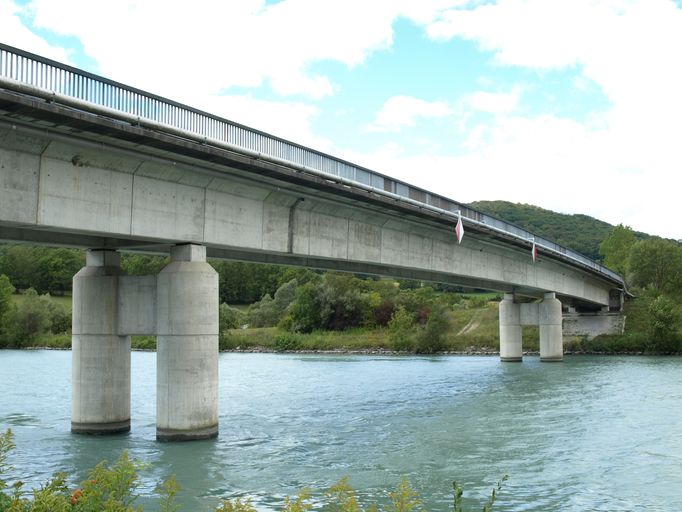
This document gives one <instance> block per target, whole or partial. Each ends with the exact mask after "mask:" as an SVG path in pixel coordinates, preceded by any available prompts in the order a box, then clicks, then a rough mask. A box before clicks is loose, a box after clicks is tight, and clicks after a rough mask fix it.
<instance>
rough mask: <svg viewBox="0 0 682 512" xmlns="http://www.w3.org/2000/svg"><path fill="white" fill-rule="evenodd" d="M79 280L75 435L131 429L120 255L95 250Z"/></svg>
mask: <svg viewBox="0 0 682 512" xmlns="http://www.w3.org/2000/svg"><path fill="white" fill-rule="evenodd" d="M85 257H86V266H85V267H83V268H82V269H81V270H80V271H79V272H78V273H77V274H76V275H75V276H74V278H73V326H72V332H73V334H72V336H71V358H72V370H71V371H72V378H71V380H72V400H71V431H72V432H76V433H83V434H113V433H117V432H127V431H129V430H130V336H118V335H117V316H118V315H117V298H118V280H119V276H120V275H121V274H122V273H123V271H122V270H121V266H120V257H119V254H118V253H117V252H115V251H111V250H104V249H103V250H99V249H93V250H89V251H88V252H87V253H86V256H85Z"/></svg>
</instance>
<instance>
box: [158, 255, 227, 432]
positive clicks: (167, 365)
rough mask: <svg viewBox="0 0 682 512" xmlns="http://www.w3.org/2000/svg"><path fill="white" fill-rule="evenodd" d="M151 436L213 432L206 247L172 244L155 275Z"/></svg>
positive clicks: (214, 305)
mask: <svg viewBox="0 0 682 512" xmlns="http://www.w3.org/2000/svg"><path fill="white" fill-rule="evenodd" d="M156 354H157V355H156V361H157V372H156V374H157V379H156V404H157V407H156V438H157V439H158V440H161V441H172V440H191V439H206V438H211V437H215V436H217V435H218V274H217V272H216V271H215V270H214V269H213V267H211V266H210V265H209V264H208V263H207V262H206V248H205V247H203V246H200V245H195V244H186V245H177V246H175V247H173V248H172V249H171V262H170V263H169V264H168V265H167V266H166V267H165V268H164V269H163V270H162V271H161V272H160V273H159V275H158V277H157V342H156Z"/></svg>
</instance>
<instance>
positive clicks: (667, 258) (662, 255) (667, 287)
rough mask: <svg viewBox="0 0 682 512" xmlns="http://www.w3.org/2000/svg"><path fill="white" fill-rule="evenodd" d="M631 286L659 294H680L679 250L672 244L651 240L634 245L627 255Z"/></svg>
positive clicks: (681, 258) (681, 269) (681, 254)
mask: <svg viewBox="0 0 682 512" xmlns="http://www.w3.org/2000/svg"><path fill="white" fill-rule="evenodd" d="M630 272H631V275H632V284H633V285H635V286H639V287H642V288H650V289H652V290H655V291H658V292H662V293H672V294H675V295H679V294H680V293H681V291H682V248H680V246H679V245H678V244H677V242H674V241H672V240H664V239H663V238H659V237H652V238H649V239H647V240H642V241H640V242H637V243H636V244H634V245H633V246H632V250H631V252H630Z"/></svg>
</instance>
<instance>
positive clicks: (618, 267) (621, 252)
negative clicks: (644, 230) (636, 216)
mask: <svg viewBox="0 0 682 512" xmlns="http://www.w3.org/2000/svg"><path fill="white" fill-rule="evenodd" d="M636 242H637V237H636V236H635V232H634V231H632V228H631V227H630V226H623V225H622V224H618V225H617V226H616V227H614V228H613V231H611V234H609V236H607V237H606V238H605V239H604V241H603V242H602V243H601V244H600V245H599V254H600V255H601V256H603V257H604V265H606V266H607V267H609V268H610V269H612V270H615V271H616V272H618V273H619V274H621V275H623V276H626V275H627V274H628V271H629V263H630V251H631V249H632V246H633V245H635V243H636Z"/></svg>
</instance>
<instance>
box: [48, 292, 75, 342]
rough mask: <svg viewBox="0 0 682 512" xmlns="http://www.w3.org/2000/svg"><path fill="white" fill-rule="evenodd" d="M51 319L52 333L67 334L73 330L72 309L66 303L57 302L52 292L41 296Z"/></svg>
mask: <svg viewBox="0 0 682 512" xmlns="http://www.w3.org/2000/svg"><path fill="white" fill-rule="evenodd" d="M40 300H41V301H42V302H43V303H44V305H45V309H46V310H47V313H48V316H49V319H50V332H51V333H52V334H65V333H68V332H71V309H70V308H69V307H67V306H65V305H64V304H61V303H59V302H55V301H54V300H52V299H51V298H50V294H49V293H46V294H45V295H41V296H40Z"/></svg>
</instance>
